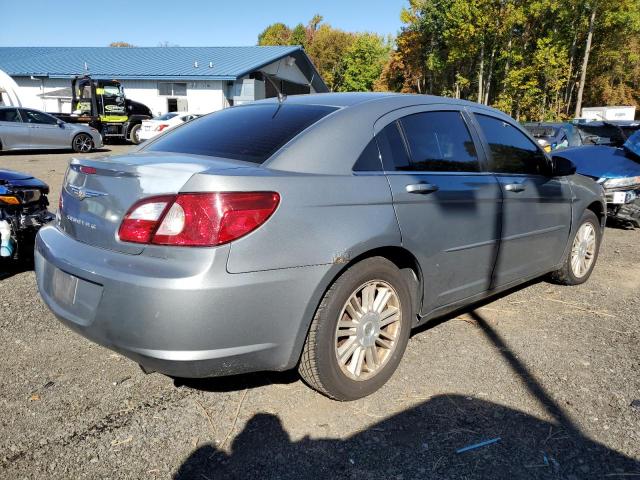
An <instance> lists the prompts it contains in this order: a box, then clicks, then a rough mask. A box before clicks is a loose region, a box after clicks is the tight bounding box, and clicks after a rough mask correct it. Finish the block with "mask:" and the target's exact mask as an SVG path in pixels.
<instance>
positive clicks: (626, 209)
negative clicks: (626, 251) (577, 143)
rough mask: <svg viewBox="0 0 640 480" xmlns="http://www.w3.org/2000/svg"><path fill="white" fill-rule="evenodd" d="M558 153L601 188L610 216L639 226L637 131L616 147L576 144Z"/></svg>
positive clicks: (639, 135) (639, 138) (639, 139)
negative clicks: (580, 145) (603, 191)
mask: <svg viewBox="0 0 640 480" xmlns="http://www.w3.org/2000/svg"><path fill="white" fill-rule="evenodd" d="M557 155H560V156H562V157H564V158H567V159H569V160H571V161H572V162H573V163H574V164H575V165H576V169H577V171H578V173H580V174H582V175H586V176H588V177H591V178H593V179H594V180H596V181H597V182H598V183H600V184H601V185H602V186H603V187H604V190H605V193H606V197H607V211H608V217H609V218H612V219H614V220H615V221H619V222H621V223H623V224H624V225H628V226H634V227H638V228H640V130H638V131H636V132H635V133H633V134H632V135H631V136H630V137H629V138H628V139H627V141H626V142H625V143H624V145H623V146H622V147H619V148H615V147H607V146H603V145H595V146H585V147H575V148H567V149H564V150H563V151H562V153H558V154H557Z"/></svg>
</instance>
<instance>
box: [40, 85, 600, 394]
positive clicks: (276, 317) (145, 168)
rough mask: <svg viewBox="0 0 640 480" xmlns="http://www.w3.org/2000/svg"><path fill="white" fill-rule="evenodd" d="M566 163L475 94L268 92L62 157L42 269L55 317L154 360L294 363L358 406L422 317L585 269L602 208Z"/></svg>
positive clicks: (230, 367) (159, 365) (251, 367)
mask: <svg viewBox="0 0 640 480" xmlns="http://www.w3.org/2000/svg"><path fill="white" fill-rule="evenodd" d="M574 173H575V166H574V165H573V164H571V162H569V161H567V160H565V159H563V158H560V157H557V158H554V159H552V158H550V157H548V156H547V155H546V154H545V153H544V152H543V151H542V150H541V149H540V147H539V146H538V145H537V144H536V143H535V141H534V140H533V138H531V137H530V136H529V135H528V134H527V133H526V131H525V130H523V129H522V127H520V126H519V125H518V124H517V123H516V122H515V120H513V119H512V118H511V117H508V116H507V115H505V114H504V113H502V112H499V111H497V110H494V109H492V108H489V107H485V106H482V105H478V104H475V103H471V102H465V101H461V100H453V99H445V98H439V97H428V96H423V95H398V94H371V93H370V94H366V93H362V94H324V95H300V96H291V97H288V98H287V99H286V100H283V101H280V102H279V101H278V100H277V99H270V100H266V101H260V102H256V103H252V104H247V105H242V106H237V107H232V108H228V109H225V110H222V111H219V112H216V113H213V114H210V115H207V116H205V117H202V118H200V119H198V120H196V121H194V122H191V123H189V124H187V125H184V126H183V127H180V128H177V129H175V130H173V131H171V132H168V133H167V134H166V135H162V136H159V137H157V138H155V139H152V140H150V141H148V142H146V143H145V144H142V145H140V147H138V148H137V149H136V150H135V151H134V152H132V153H130V154H127V155H122V156H113V157H107V156H105V157H100V158H87V159H76V160H73V161H72V162H71V165H70V167H69V169H68V172H67V175H66V179H65V182H64V185H63V190H62V195H61V208H60V211H59V215H58V221H57V222H56V223H55V224H52V225H49V226H46V227H44V228H43V229H41V230H40V232H39V234H38V239H37V245H36V254H35V256H36V261H35V269H36V278H37V282H38V287H39V290H40V293H41V295H42V297H43V299H44V301H45V302H46V304H47V305H48V306H49V308H51V310H52V311H53V312H54V313H55V315H56V316H57V317H58V318H59V319H60V320H61V321H62V322H64V323H65V324H66V325H68V326H69V327H70V328H72V329H73V330H75V331H77V332H79V333H80V334H82V335H84V336H86V337H87V338H89V339H91V340H93V341H95V342H98V343H100V344H102V345H105V346H107V347H109V348H112V349H114V350H116V351H118V352H121V353H122V354H124V355H126V356H128V357H129V358H131V359H133V360H134V361H136V362H138V363H139V364H140V365H142V366H143V368H144V369H146V370H147V371H159V372H163V373H165V374H168V375H172V376H177V377H207V376H216V375H230V374H236V373H241V372H248V371H256V370H286V369H290V368H294V367H296V366H297V367H298V369H299V371H300V373H301V375H302V377H303V378H304V379H305V381H306V382H307V383H308V384H309V385H311V386H312V387H313V388H315V389H317V390H318V391H320V392H322V393H324V394H326V395H328V396H330V397H332V398H335V399H339V400H353V399H356V398H359V397H362V396H365V395H368V394H370V393H372V392H374V391H375V390H377V389H378V388H380V387H381V386H382V385H383V384H384V383H385V382H386V381H387V380H388V379H389V378H390V377H391V375H392V374H393V372H394V371H395V370H396V367H397V366H398V364H399V362H400V359H401V358H402V355H403V353H404V350H405V347H406V345H407V342H408V341H409V336H410V331H411V329H412V328H414V327H416V326H418V325H421V324H423V323H425V322H426V321H428V320H429V319H431V318H434V317H437V316H441V315H443V314H446V313H447V312H450V311H453V310H455V309H457V308H460V307H462V306H464V305H468V304H470V303H472V302H475V301H478V300H481V299H483V298H486V297H488V296H491V295H494V294H496V293H498V292H502V291H504V290H506V289H508V288H511V287H513V286H514V285H518V284H521V283H522V282H524V281H526V280H529V279H532V278H536V277H539V276H541V275H544V274H547V273H551V275H552V278H553V279H554V280H555V281H557V282H560V283H563V284H567V285H576V284H580V283H583V282H585V281H586V280H587V279H588V278H589V275H590V274H591V272H592V270H593V268H594V265H595V262H596V259H597V256H598V249H599V245H600V238H601V234H602V227H603V225H604V214H605V213H604V212H605V201H604V195H603V191H602V188H601V187H600V186H599V185H597V184H596V183H595V182H594V181H592V180H591V179H589V178H587V177H583V176H580V175H574ZM434 348H437V345H434ZM425 368H428V366H426V367H425Z"/></svg>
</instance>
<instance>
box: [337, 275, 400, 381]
mask: <svg viewBox="0 0 640 480" xmlns="http://www.w3.org/2000/svg"><path fill="white" fill-rule="evenodd" d="M401 311H402V310H401V308H400V300H399V296H398V294H397V292H396V291H395V289H394V288H393V287H392V286H391V285H390V284H389V283H387V282H385V281H382V280H372V281H369V282H366V283H364V284H363V285H361V286H360V287H359V288H357V289H356V290H355V291H354V292H353V293H352V294H351V296H350V297H349V298H348V300H347V301H346V302H345V305H344V307H343V309H342V312H341V314H340V317H339V318H340V320H339V321H338V322H337V326H336V333H335V342H336V344H335V354H336V359H337V361H338V365H339V366H340V369H341V370H342V371H343V373H345V374H346V375H347V376H348V377H349V378H351V379H354V380H359V381H361V380H367V379H369V378H371V377H372V376H374V375H376V374H377V373H378V372H379V371H380V370H381V369H382V368H383V367H384V366H385V365H386V363H387V362H388V361H389V358H390V357H391V354H392V353H393V351H394V350H395V348H396V346H397V343H398V339H399V338H400V337H399V334H400V330H401V325H402V324H401V320H402V315H401Z"/></svg>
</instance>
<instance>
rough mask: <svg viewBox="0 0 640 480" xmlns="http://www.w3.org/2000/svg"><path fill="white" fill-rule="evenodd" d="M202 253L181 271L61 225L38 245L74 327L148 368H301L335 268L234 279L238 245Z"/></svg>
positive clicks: (45, 287) (53, 296) (57, 299)
mask: <svg viewBox="0 0 640 480" xmlns="http://www.w3.org/2000/svg"><path fill="white" fill-rule="evenodd" d="M194 250H195V249H191V252H189V254H188V255H187V258H186V259H184V260H183V261H182V262H180V265H175V266H172V264H174V263H175V262H176V261H177V260H175V258H171V259H168V258H158V257H151V256H145V255H144V254H142V255H129V254H123V253H117V252H112V251H109V250H105V249H100V248H96V247H92V246H90V245H87V244H83V243H80V242H78V241H76V240H73V239H72V238H70V237H68V236H67V235H66V234H64V233H62V232H60V231H59V230H58V229H57V228H56V227H55V226H52V225H51V226H47V227H44V228H43V229H41V230H40V232H39V234H38V237H37V241H36V251H35V269H36V278H37V282H38V288H39V290H40V294H41V295H42V298H43V299H44V301H45V303H46V304H47V306H48V307H49V308H50V309H51V310H52V311H53V313H54V314H55V315H56V317H57V318H58V319H60V320H61V321H62V322H63V323H64V324H65V325H67V326H68V327H70V328H71V329H72V330H74V331H76V332H78V333H80V334H81V335H83V336H85V337H87V338H88V339H90V340H92V341H94V342H96V343H99V344H101V345H103V346H106V347H108V348H110V349H112V350H115V351H117V352H119V353H121V354H123V355H125V356H127V357H129V358H131V359H132V360H134V361H136V362H138V363H139V364H141V365H142V366H143V367H145V369H147V370H153V371H158V372H161V373H165V374H167V375H171V376H176V377H190V378H196V377H209V376H219V375H230V374H236V373H243V372H249V371H259V370H285V369H288V368H292V367H293V366H295V364H296V362H297V360H298V357H299V354H300V350H301V347H302V342H303V340H304V337H305V336H306V331H307V328H308V324H309V322H310V319H311V317H312V316H313V312H314V310H315V306H316V305H317V302H318V301H319V296H320V295H321V293H322V291H323V289H322V288H319V286H320V285H321V284H322V283H323V282H324V281H325V277H326V276H327V273H328V272H329V270H330V269H331V265H320V266H310V267H301V268H289V269H281V270H269V271H262V272H252V273H246V274H229V273H227V271H226V261H227V258H228V254H229V247H228V246H222V247H218V248H213V249H199V250H200V252H201V253H202V255H201V258H200V259H197V258H196V257H197V255H193V252H194ZM189 255H191V257H193V258H194V260H193V261H191V260H190V259H189V258H190V257H189ZM172 267H173V268H172Z"/></svg>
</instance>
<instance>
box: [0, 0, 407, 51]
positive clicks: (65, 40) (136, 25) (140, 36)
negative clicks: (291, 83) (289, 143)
mask: <svg viewBox="0 0 640 480" xmlns="http://www.w3.org/2000/svg"><path fill="white" fill-rule="evenodd" d="M407 4H408V1H407V0H324V1H322V2H309V1H304V0H297V1H291V0H278V1H277V2H270V1H267V0H262V1H260V0H240V1H238V0H235V1H224V2H222V1H217V0H210V1H204V0H197V1H194V0H182V1H176V0H172V1H168V0H155V1H149V0H129V1H121V0H108V1H91V0H72V1H70V2H68V1H64V0H63V1H62V2H56V1H54V0H49V1H47V0H0V12H1V15H2V27H1V28H0V46H11V47H18V46H24V47H29V46H75V47H101V46H107V45H109V43H111V42H113V41H125V42H128V43H132V44H134V45H136V46H139V47H155V46H158V44H160V43H164V42H168V43H169V44H175V45H180V46H182V47H197V46H210V47H212V46H237V45H255V44H256V42H257V38H258V34H259V33H260V32H261V31H262V30H264V28H265V27H266V26H267V25H269V24H271V23H274V22H283V23H285V24H287V25H291V26H294V25H296V24H297V23H303V24H306V23H307V22H308V21H309V19H310V18H311V17H313V15H314V14H315V13H320V14H321V15H323V16H324V20H325V22H327V23H330V24H331V25H332V26H334V27H336V28H341V29H343V30H347V31H368V32H375V33H379V34H382V35H388V34H394V35H395V34H396V33H397V32H398V30H399V29H400V25H401V22H400V10H401V9H402V7H403V6H405V5H407Z"/></svg>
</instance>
